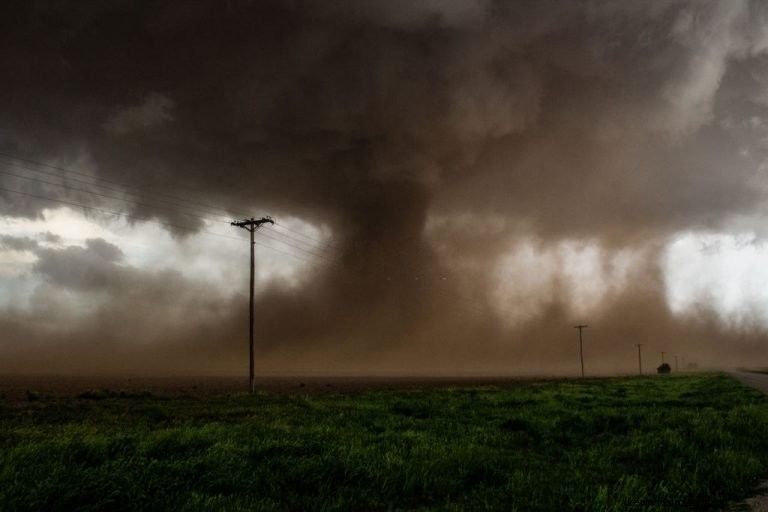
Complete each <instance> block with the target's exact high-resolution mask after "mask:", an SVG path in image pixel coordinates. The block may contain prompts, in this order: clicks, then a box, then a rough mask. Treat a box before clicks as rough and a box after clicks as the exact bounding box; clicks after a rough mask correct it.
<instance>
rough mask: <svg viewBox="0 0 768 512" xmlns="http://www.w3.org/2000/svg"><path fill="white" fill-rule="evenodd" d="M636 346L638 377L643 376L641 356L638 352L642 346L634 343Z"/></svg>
mask: <svg viewBox="0 0 768 512" xmlns="http://www.w3.org/2000/svg"><path fill="white" fill-rule="evenodd" d="M636 345H637V368H638V370H639V371H640V375H642V374H643V354H642V353H641V352H640V347H642V346H643V344H642V343H636Z"/></svg>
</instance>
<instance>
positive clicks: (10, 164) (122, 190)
mask: <svg viewBox="0 0 768 512" xmlns="http://www.w3.org/2000/svg"><path fill="white" fill-rule="evenodd" d="M0 165H2V166H6V167H10V168H13V169H17V168H20V169H21V170H23V171H29V172H34V173H39V174H43V175H45V176H53V177H56V178H59V179H62V180H66V181H73V182H75V183H82V184H84V185H88V186H89V187H97V188H101V189H104V190H110V191H113V192H119V193H121V194H129V195H133V196H138V195H139V194H137V193H136V192H127V191H126V190H125V188H123V187H121V188H117V187H110V186H108V185H101V184H99V183H92V182H90V181H87V180H81V179H78V178H72V177H71V176H62V175H61V174H58V173H53V172H48V171H44V170H40V169H33V168H31V167H28V166H25V165H24V164H19V163H15V162H6V161H4V160H0ZM0 172H2V171H0ZM5 174H9V173H7V172H5ZM12 176H16V175H12ZM24 179H32V178H31V177H24ZM35 179H39V178H35ZM93 179H99V178H93ZM41 181H42V180H41ZM43 183H48V182H44V181H43ZM57 185H58V184H57ZM150 197H152V196H151V194H150ZM153 199H155V200H156V201H159V202H163V203H166V204H169V205H173V206H174V207H177V208H185V209H187V210H189V211H193V212H198V213H204V214H206V215H211V214H213V215H218V216H220V217H221V218H222V219H224V218H227V219H228V218H229V217H226V216H224V215H220V214H218V213H213V212H210V211H206V210H201V209H199V208H196V207H190V206H186V205H183V204H180V203H176V202H171V201H168V200H167V199H157V198H153Z"/></svg>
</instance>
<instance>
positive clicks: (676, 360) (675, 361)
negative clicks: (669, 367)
mask: <svg viewBox="0 0 768 512" xmlns="http://www.w3.org/2000/svg"><path fill="white" fill-rule="evenodd" d="M675 372H677V356H675Z"/></svg>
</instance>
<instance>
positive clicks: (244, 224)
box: [231, 217, 275, 393]
mask: <svg viewBox="0 0 768 512" xmlns="http://www.w3.org/2000/svg"><path fill="white" fill-rule="evenodd" d="M266 223H270V224H274V223H275V221H273V220H272V218H271V217H262V218H261V219H258V220H257V219H254V218H253V217H251V218H250V219H244V220H239V221H234V222H232V223H231V224H232V225H233V226H237V227H238V228H243V229H245V230H246V231H248V232H249V233H251V301H250V307H249V308H248V311H249V313H250V328H249V330H248V348H249V358H248V368H249V372H248V377H249V383H250V384H249V389H250V391H251V393H253V392H255V391H256V383H255V381H254V379H253V246H254V245H255V244H256V243H255V242H254V240H253V235H254V233H256V230H257V229H259V228H260V227H261V225H262V224H266Z"/></svg>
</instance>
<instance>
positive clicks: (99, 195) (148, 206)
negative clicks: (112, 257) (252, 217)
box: [0, 170, 224, 222]
mask: <svg viewBox="0 0 768 512" xmlns="http://www.w3.org/2000/svg"><path fill="white" fill-rule="evenodd" d="M0 174H5V175H8V176H13V177H15V178H20V179H22V180H29V181H35V182H37V183H44V184H46V185H51V186H54V187H61V188H63V189H66V190H73V191H75V192H82V193H84V194H91V195H94V196H98V197H103V198H105V199H113V200H115V201H122V202H124V203H131V204H135V205H136V206H143V207H144V208H153V209H156V210H164V211H170V212H172V213H178V214H181V215H188V216H190V217H194V218H196V219H200V220H203V221H207V222H224V221H221V220H213V219H209V218H207V217H202V216H200V215H196V214H194V213H187V212H182V211H179V210H178V209H176V208H170V207H165V206H156V205H152V204H149V203H142V202H140V201H135V200H133V199H125V198H122V197H115V196H110V195H107V194H101V193H99V192H94V191H92V190H85V189H82V188H77V187H71V186H69V185H65V184H63V183H53V182H52V181H46V180H42V179H40V178H33V177H31V176H24V175H21V174H14V173H12V172H8V171H1V170H0Z"/></svg>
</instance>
